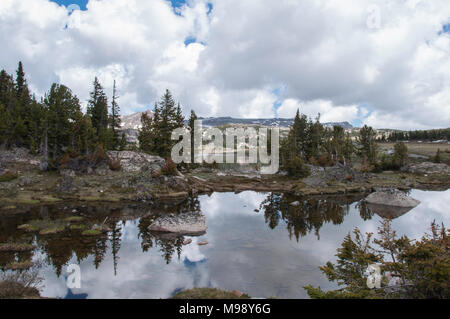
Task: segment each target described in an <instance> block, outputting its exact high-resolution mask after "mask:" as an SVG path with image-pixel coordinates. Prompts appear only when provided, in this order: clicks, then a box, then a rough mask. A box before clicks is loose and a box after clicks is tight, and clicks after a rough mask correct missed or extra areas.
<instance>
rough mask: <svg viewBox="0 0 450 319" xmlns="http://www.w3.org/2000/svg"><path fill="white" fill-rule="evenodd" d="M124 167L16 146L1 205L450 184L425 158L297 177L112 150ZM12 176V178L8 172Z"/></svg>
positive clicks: (3, 154) (4, 171)
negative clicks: (63, 159) (55, 157)
mask: <svg viewBox="0 0 450 319" xmlns="http://www.w3.org/2000/svg"><path fill="white" fill-rule="evenodd" d="M108 155H109V157H110V158H112V159H114V160H118V161H119V162H120V164H121V169H119V170H112V169H110V168H109V167H108V166H107V165H99V166H97V167H95V168H93V169H92V168H90V167H87V168H85V170H84V171H82V172H81V171H80V172H79V171H76V170H74V169H71V168H70V167H69V168H67V169H62V170H60V172H42V171H41V170H40V162H41V159H40V158H39V157H37V156H30V155H29V154H28V153H27V152H25V151H23V150H20V149H16V150H13V151H0V207H1V208H3V209H5V208H8V207H11V206H15V205H36V204H46V203H54V202H60V201H79V202H111V203H120V202H124V201H130V202H144V203H146V202H147V203H151V202H155V201H165V200H167V201H177V200H183V199H185V198H187V197H189V196H191V195H199V194H209V193H213V192H235V193H239V192H243V191H256V192H276V193H290V194H293V195H296V196H315V195H335V194H352V193H364V194H368V193H372V192H374V191H375V190H376V189H377V188H396V189H400V190H409V189H412V188H415V189H423V190H446V189H449V188H450V169H449V166H448V165H446V164H434V163H428V162H425V163H421V164H415V165H411V166H409V167H406V168H405V169H404V170H403V171H398V172H383V173H379V174H373V173H361V172H359V171H357V170H355V169H352V168H350V167H348V166H342V165H340V166H334V167H328V168H321V167H311V175H310V176H309V177H307V178H304V179H293V178H289V177H288V176H285V175H284V174H282V173H280V174H277V175H259V174H258V172H257V171H252V170H250V169H247V170H246V171H245V170H244V172H242V170H241V171H233V170H229V171H225V172H224V171H221V170H218V169H212V168H206V167H200V168H197V169H194V170H191V171H183V172H181V173H180V172H177V174H175V176H166V175H163V174H161V169H162V167H163V166H164V165H165V161H164V160H163V159H162V158H160V157H157V156H151V155H147V154H143V153H139V152H130V151H125V152H109V153H108ZM5 176H7V177H8V178H3V179H2V177H5Z"/></svg>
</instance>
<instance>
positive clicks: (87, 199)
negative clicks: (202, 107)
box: [80, 196, 120, 203]
mask: <svg viewBox="0 0 450 319" xmlns="http://www.w3.org/2000/svg"><path fill="white" fill-rule="evenodd" d="M80 200H82V201H85V202H111V203H118V202H120V198H117V197H106V196H105V197H101V196H99V197H93V196H86V197H83V198H80Z"/></svg>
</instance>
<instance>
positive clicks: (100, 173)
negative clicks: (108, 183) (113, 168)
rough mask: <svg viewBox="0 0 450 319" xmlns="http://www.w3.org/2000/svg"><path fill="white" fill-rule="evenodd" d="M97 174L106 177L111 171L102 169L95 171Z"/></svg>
mask: <svg viewBox="0 0 450 319" xmlns="http://www.w3.org/2000/svg"><path fill="white" fill-rule="evenodd" d="M95 173H96V174H97V175H100V176H106V175H108V174H109V173H110V170H109V168H106V167H100V168H97V169H96V170H95Z"/></svg>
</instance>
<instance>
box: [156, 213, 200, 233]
mask: <svg viewBox="0 0 450 319" xmlns="http://www.w3.org/2000/svg"><path fill="white" fill-rule="evenodd" d="M148 229H149V230H151V231H158V232H167V233H178V234H185V235H188V234H199V233H205V232H206V230H207V226H206V218H205V216H204V215H203V214H202V213H201V212H188V213H182V214H177V215H173V214H171V215H168V216H162V217H160V218H158V219H156V220H155V221H154V222H153V223H152V224H151V225H150V226H149V227H148Z"/></svg>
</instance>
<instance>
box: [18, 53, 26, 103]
mask: <svg viewBox="0 0 450 319" xmlns="http://www.w3.org/2000/svg"><path fill="white" fill-rule="evenodd" d="M16 75H17V76H16V92H17V97H18V98H19V97H20V96H21V95H22V94H23V93H24V91H25V90H26V87H27V82H26V80H25V72H24V71H23V65H22V61H19V66H18V67H17V71H16Z"/></svg>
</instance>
